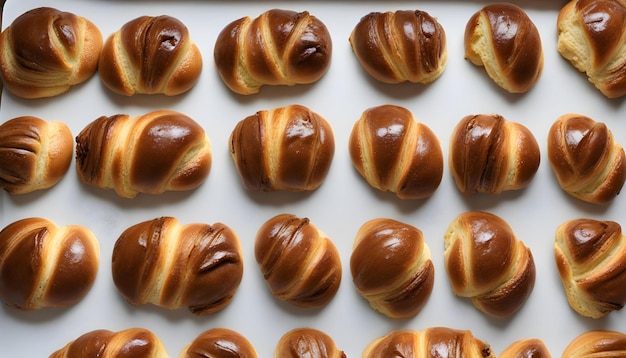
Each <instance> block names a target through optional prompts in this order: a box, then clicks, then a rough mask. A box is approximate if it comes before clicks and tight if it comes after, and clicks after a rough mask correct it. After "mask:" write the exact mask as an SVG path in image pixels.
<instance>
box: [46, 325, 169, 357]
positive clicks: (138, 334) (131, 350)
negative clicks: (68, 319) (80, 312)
mask: <svg viewBox="0 0 626 358" xmlns="http://www.w3.org/2000/svg"><path fill="white" fill-rule="evenodd" d="M76 357H83V358H92V357H93V358H95V357H97V358H121V357H129V358H130V357H150V358H168V357H169V356H168V355H167V351H166V350H165V346H164V345H163V342H161V340H160V339H159V337H157V336H156V335H155V334H154V333H153V332H151V331H149V330H147V329H145V328H129V329H125V330H122V331H118V332H112V331H109V330H106V329H97V330H93V331H90V332H87V333H85V334H83V335H81V336H80V337H78V338H76V339H75V340H73V341H71V342H69V343H68V344H67V345H65V346H64V347H63V348H61V349H59V350H58V351H55V352H53V353H52V354H51V355H50V357H49V358H76Z"/></svg>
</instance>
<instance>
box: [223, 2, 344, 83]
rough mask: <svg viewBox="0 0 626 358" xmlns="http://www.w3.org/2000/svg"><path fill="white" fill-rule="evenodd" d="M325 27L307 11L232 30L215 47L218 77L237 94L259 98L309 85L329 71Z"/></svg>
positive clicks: (271, 13) (273, 13)
mask: <svg viewBox="0 0 626 358" xmlns="http://www.w3.org/2000/svg"><path fill="white" fill-rule="evenodd" d="M331 56H332V40H331V36H330V33H329V32H328V29H327V28H326V25H324V23H323V22H322V21H320V20H319V19H318V18H317V17H315V16H313V15H311V14H309V13H308V12H307V11H303V12H296V11H291V10H282V9H271V10H268V11H266V12H264V13H262V14H261V15H259V16H258V17H256V18H254V19H252V18H250V17H247V16H246V17H242V18H240V19H238V20H235V21H233V22H232V23H230V24H228V25H227V26H226V27H225V28H224V29H223V30H222V31H221V32H220V34H219V35H218V37H217V40H216V41H215V48H214V52H213V57H214V60H215V66H216V67H217V71H218V73H219V75H220V77H221V78H222V80H223V81H224V84H226V86H228V88H230V89H231V90H232V91H233V92H235V93H238V94H242V95H249V94H254V93H258V92H259V90H260V88H261V86H263V85H287V86H293V85H296V84H310V83H314V82H316V81H318V80H319V79H321V78H322V77H323V76H324V74H326V72H327V71H328V68H329V67H330V62H331Z"/></svg>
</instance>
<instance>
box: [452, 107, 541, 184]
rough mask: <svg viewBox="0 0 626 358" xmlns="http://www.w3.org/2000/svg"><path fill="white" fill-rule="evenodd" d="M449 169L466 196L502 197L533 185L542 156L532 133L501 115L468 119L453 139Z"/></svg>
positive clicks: (464, 120)
mask: <svg viewBox="0 0 626 358" xmlns="http://www.w3.org/2000/svg"><path fill="white" fill-rule="evenodd" d="M448 155H449V157H448V165H449V167H450V174H451V175H452V177H453V178H454V181H455V183H456V186H457V188H458V189H459V191H460V192H461V193H463V194H468V195H471V194H475V193H488V194H500V193H502V192H503V191H507V190H519V189H523V188H526V187H527V186H528V185H530V183H531V181H532V179H533V178H534V177H535V174H536V173H537V170H538V169H539V163H540V161H541V154H540V150H539V144H538V143H537V140H536V139H535V137H534V135H533V134H532V132H531V131H530V130H529V129H528V128H527V127H525V126H524V125H522V124H520V123H517V122H512V121H507V120H506V119H505V118H504V117H502V116H501V115H498V114H477V115H468V116H465V117H463V118H462V119H461V121H459V123H458V124H457V125H456V127H455V128H454V130H453V132H452V135H451V138H450V151H449V154H448Z"/></svg>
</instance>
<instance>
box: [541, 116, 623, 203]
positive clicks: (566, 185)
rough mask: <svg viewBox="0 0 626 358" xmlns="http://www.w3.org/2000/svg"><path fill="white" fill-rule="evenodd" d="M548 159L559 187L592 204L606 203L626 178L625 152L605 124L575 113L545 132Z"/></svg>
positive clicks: (615, 193) (617, 192)
mask: <svg viewBox="0 0 626 358" xmlns="http://www.w3.org/2000/svg"><path fill="white" fill-rule="evenodd" d="M548 159H549V160H550V165H551V167H552V170H553V171H554V174H555V176H556V179H557V180H558V182H559V185H560V186H561V188H562V189H563V190H564V191H565V192H566V193H567V194H569V195H570V196H572V197H574V198H578V199H580V200H583V201H585V202H588V203H593V204H608V203H610V202H611V201H612V200H613V199H614V198H615V197H616V196H617V195H618V194H619V193H620V191H621V190H622V187H623V186H624V181H626V155H625V154H624V148H622V146H621V145H620V144H619V143H617V142H615V139H614V137H613V133H611V131H610V130H609V129H608V127H607V126H606V124H604V123H601V122H596V121H594V120H593V119H591V118H589V117H587V116H584V115H580V114H575V113H569V114H565V115H563V116H561V117H559V118H558V119H557V120H556V121H555V122H554V124H553V125H552V127H550V131H549V133H548Z"/></svg>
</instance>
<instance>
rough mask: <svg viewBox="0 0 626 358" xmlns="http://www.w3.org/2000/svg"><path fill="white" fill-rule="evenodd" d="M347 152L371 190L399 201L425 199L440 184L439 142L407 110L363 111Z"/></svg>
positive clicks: (386, 107) (441, 154) (395, 108)
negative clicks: (372, 188) (376, 190)
mask: <svg viewBox="0 0 626 358" xmlns="http://www.w3.org/2000/svg"><path fill="white" fill-rule="evenodd" d="M349 150H350V157H351V159H352V164H353V165H354V167H355V168H356V170H357V171H358V172H359V173H360V174H361V176H363V178H365V180H366V181H367V182H368V183H369V184H370V185H371V186H372V187H374V188H376V189H379V190H382V191H386V190H389V191H392V192H394V193H396V196H398V197H399V198H401V199H424V198H428V197H430V196H432V195H433V193H434V192H435V190H437V188H438V187H439V184H440V183H441V179H442V176H443V166H444V164H443V151H442V148H441V143H440V142H439V138H438V137H437V135H436V134H435V133H434V132H433V131H432V130H431V129H430V128H429V127H428V126H427V125H425V124H423V123H421V122H418V121H416V120H415V118H414V117H413V114H412V113H411V112H410V111H409V110H408V109H406V108H403V107H399V106H394V105H382V106H378V107H372V108H369V109H367V110H365V111H364V112H363V114H362V115H361V117H360V118H359V120H358V121H357V122H356V123H355V124H354V126H353V128H352V132H351V134H350V139H349Z"/></svg>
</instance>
